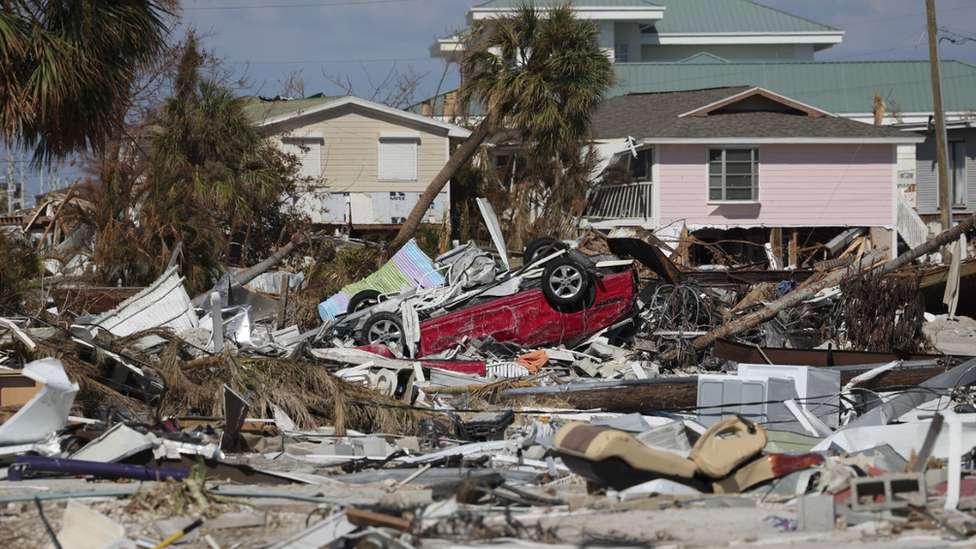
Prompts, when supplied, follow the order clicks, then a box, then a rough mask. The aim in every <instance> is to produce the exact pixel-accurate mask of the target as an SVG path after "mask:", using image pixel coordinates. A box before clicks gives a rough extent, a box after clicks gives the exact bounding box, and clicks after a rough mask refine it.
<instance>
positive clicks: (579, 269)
mask: <svg viewBox="0 0 976 549" xmlns="http://www.w3.org/2000/svg"><path fill="white" fill-rule="evenodd" d="M588 287H589V280H588V279H587V274H586V270H585V269H583V266H582V265H580V264H579V262H578V261H576V260H575V259H573V258H571V257H557V258H556V259H554V260H552V261H550V262H549V263H547V264H546V270H545V271H544V272H543V274H542V293H543V294H545V296H546V299H548V300H549V303H551V304H553V305H556V306H566V305H576V304H577V303H579V302H581V301H582V300H583V299H584V298H585V297H586V289H587V288H588Z"/></svg>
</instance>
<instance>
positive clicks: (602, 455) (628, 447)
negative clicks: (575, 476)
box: [553, 423, 698, 478]
mask: <svg viewBox="0 0 976 549" xmlns="http://www.w3.org/2000/svg"><path fill="white" fill-rule="evenodd" d="M553 442H554V444H555V446H556V449H557V450H558V451H559V452H560V453H563V454H566V455H570V456H573V457H578V458H581V459H586V460H589V461H603V460H604V459H607V458H614V457H615V458H620V459H621V460H623V461H624V462H625V463H627V465H630V466H631V467H633V468H635V469H640V470H642V471H650V472H654V473H659V474H661V475H667V476H674V477H681V478H692V477H694V476H695V473H696V472H697V470H698V467H697V466H696V465H695V462H694V461H692V460H690V459H687V458H684V457H681V456H679V455H677V454H673V453H671V452H667V451H664V450H655V449H653V448H648V447H647V446H644V445H643V444H641V443H640V442H639V441H638V440H637V439H635V438H634V437H632V436H631V435H630V434H628V433H625V432H623V431H617V430H615V429H610V428H609V427H597V426H592V425H585V424H582V423H569V424H567V425H566V426H564V427H563V428H562V429H560V430H559V432H558V433H556V438H555V440H554V441H553Z"/></svg>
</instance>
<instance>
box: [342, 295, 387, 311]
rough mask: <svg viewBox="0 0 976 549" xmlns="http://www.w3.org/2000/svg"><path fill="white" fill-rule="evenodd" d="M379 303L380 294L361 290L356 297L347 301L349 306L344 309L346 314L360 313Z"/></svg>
mask: <svg viewBox="0 0 976 549" xmlns="http://www.w3.org/2000/svg"><path fill="white" fill-rule="evenodd" d="M379 302H380V293H379V292H377V291H376V290H363V291H361V292H359V293H357V294H356V295H354V296H352V299H350V300H349V306H348V307H346V312H347V313H349V314H352V313H355V312H357V311H361V310H363V309H365V308H367V307H372V306H373V305H376V304H377V303H379Z"/></svg>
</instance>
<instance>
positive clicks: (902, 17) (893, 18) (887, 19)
mask: <svg viewBox="0 0 976 549" xmlns="http://www.w3.org/2000/svg"><path fill="white" fill-rule="evenodd" d="M974 8H976V5H973V6H963V7H961V8H949V9H946V10H939V12H938V13H939V14H943V13H950V12H956V11H962V10H971V9H974ZM924 15H925V12H919V13H912V14H910V15H898V16H895V17H884V18H881V19H865V20H864V21H854V22H852V23H842V24H840V26H842V27H853V26H855V25H868V24H871V23H880V22H882V21H895V20H897V19H911V18H913V17H921V16H924Z"/></svg>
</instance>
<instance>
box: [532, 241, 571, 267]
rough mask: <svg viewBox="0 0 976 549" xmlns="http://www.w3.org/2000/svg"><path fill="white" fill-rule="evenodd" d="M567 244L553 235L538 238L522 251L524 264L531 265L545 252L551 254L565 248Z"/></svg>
mask: <svg viewBox="0 0 976 549" xmlns="http://www.w3.org/2000/svg"><path fill="white" fill-rule="evenodd" d="M565 249H566V244H564V243H563V242H562V241H559V240H556V239H555V238H552V237H551V236H543V237H541V238H537V239H535V240H533V241H532V242H529V245H528V246H526V247H525V251H524V252H522V264H523V265H530V264H531V263H532V262H533V261H535V260H536V259H538V258H540V257H543V254H545V255H549V254H551V253H553V252H555V251H556V250H565Z"/></svg>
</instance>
